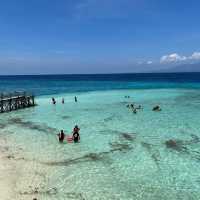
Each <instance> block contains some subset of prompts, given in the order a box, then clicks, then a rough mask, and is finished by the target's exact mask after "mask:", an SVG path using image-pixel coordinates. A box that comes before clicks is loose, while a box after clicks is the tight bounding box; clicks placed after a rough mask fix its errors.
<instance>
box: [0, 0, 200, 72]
mask: <svg viewBox="0 0 200 200" xmlns="http://www.w3.org/2000/svg"><path fill="white" fill-rule="evenodd" d="M199 10H200V1H198V0H191V1H188V0H57V1H56V0H6V1H3V0H0V69H1V70H0V74H38V73H42V74H43V73H113V72H143V71H148V70H155V69H161V68H166V67H170V66H173V65H177V64H180V63H188V62H198V61H200V26H199V19H200V12H199Z"/></svg>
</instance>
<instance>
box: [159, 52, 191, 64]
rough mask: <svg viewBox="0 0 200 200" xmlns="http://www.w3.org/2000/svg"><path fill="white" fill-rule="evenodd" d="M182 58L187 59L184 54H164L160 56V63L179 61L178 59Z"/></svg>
mask: <svg viewBox="0 0 200 200" xmlns="http://www.w3.org/2000/svg"><path fill="white" fill-rule="evenodd" d="M184 60H187V57H186V56H180V55H179V54H177V53H173V54H169V55H164V56H162V57H161V58H160V62H161V63H171V62H179V61H184Z"/></svg>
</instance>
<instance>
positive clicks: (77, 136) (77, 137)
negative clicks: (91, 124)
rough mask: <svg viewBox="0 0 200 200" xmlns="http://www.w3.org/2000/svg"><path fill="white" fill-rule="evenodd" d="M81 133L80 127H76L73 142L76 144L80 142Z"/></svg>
mask: <svg viewBox="0 0 200 200" xmlns="http://www.w3.org/2000/svg"><path fill="white" fill-rule="evenodd" d="M79 131H80V128H79V127H78V125H76V126H75V127H74V130H73V140H74V142H75V143H77V142H79V141H80V135H79Z"/></svg>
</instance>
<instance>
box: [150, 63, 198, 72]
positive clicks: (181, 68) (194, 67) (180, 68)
mask: <svg viewBox="0 0 200 200" xmlns="http://www.w3.org/2000/svg"><path fill="white" fill-rule="evenodd" d="M154 72H161V73H165V72H166V73H174V72H200V63H193V64H191V63H190V64H188V63H187V64H180V65H176V66H173V67H168V68H165V69H160V70H158V71H154Z"/></svg>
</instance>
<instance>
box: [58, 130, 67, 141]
mask: <svg viewBox="0 0 200 200" xmlns="http://www.w3.org/2000/svg"><path fill="white" fill-rule="evenodd" d="M58 139H59V142H63V140H64V139H65V133H64V131H63V130H61V131H60V133H59V134H58Z"/></svg>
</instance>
